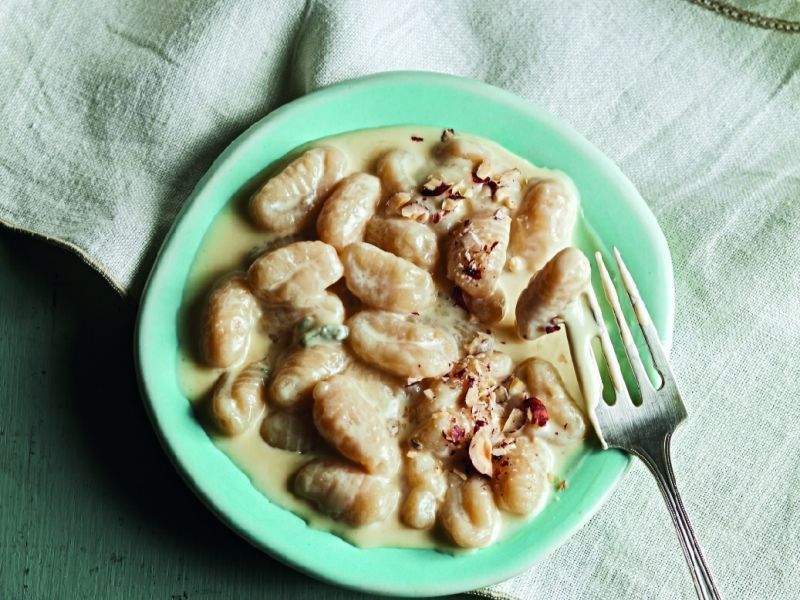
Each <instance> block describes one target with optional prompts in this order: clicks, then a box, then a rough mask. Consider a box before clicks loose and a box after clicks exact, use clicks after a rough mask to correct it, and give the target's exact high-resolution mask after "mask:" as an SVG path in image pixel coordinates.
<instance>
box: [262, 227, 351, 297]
mask: <svg viewBox="0 0 800 600" xmlns="http://www.w3.org/2000/svg"><path fill="white" fill-rule="evenodd" d="M343 274H344V268H343V267H342V263H341V261H340V260H339V256H338V255H337V254H336V249H335V248H334V247H333V246H329V245H328V244H326V243H324V242H317V241H315V242H295V243H293V244H289V245H288V246H284V247H283V248H279V249H277V250H273V251H272V252H269V253H267V254H265V255H264V256H261V257H260V258H257V259H256V260H255V261H253V264H252V265H250V269H249V270H248V271H247V280H248V281H249V283H250V287H251V288H252V289H253V291H254V292H255V293H256V295H257V296H258V297H259V298H260V299H261V300H263V301H264V302H266V303H268V304H290V305H294V306H312V305H313V304H314V303H315V302H316V299H317V298H319V296H320V295H321V294H322V293H323V292H324V291H325V289H326V288H327V287H329V286H331V285H333V284H334V283H336V282H337V281H338V280H339V279H340V278H341V277H342V275H343Z"/></svg>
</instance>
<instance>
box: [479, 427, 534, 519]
mask: <svg viewBox="0 0 800 600" xmlns="http://www.w3.org/2000/svg"><path fill="white" fill-rule="evenodd" d="M541 463H542V461H540V459H539V457H538V455H537V453H536V449H535V445H534V444H533V443H532V442H530V441H528V440H527V439H526V438H525V437H519V438H517V440H516V442H515V445H514V447H513V449H512V450H511V451H510V452H509V453H508V454H505V455H504V456H502V457H500V458H499V459H498V460H496V461H495V470H494V476H493V478H492V488H493V490H494V495H495V498H496V500H497V505H498V506H499V507H500V508H502V509H503V510H507V511H508V512H511V513H515V514H518V515H527V514H528V513H531V512H533V511H534V510H535V509H536V508H537V506H538V505H539V504H540V503H541V502H542V501H543V500H544V499H545V498H546V497H547V485H548V482H547V472H546V470H545V468H544V465H543V464H541Z"/></svg>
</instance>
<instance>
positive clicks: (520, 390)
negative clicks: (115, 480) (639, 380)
mask: <svg viewBox="0 0 800 600" xmlns="http://www.w3.org/2000/svg"><path fill="white" fill-rule="evenodd" d="M421 139H422V138H414V137H412V140H414V141H417V140H421ZM405 146H408V144H406V145H405ZM493 148H494V147H493V145H491V144H490V143H488V142H487V143H484V142H483V141H482V140H480V139H479V138H474V137H469V136H461V135H456V134H455V133H454V132H453V131H452V130H448V129H446V130H444V131H443V132H442V133H441V138H440V140H437V141H436V143H435V144H432V145H431V144H428V145H427V146H426V147H425V151H424V152H423V151H420V152H414V151H413V150H409V149H406V148H395V149H390V150H388V151H384V152H382V153H381V154H380V156H377V157H376V158H375V160H374V161H371V162H370V163H369V164H368V165H365V168H363V169H358V170H355V171H354V170H353V169H352V168H351V167H350V166H349V165H350V161H349V159H348V155H347V154H346V153H345V152H343V151H342V150H341V149H339V148H337V147H336V146H335V145H316V146H313V147H310V148H309V149H306V150H305V151H304V152H302V153H301V154H299V155H295V158H294V160H291V161H290V162H288V164H286V163H284V164H285V167H284V168H283V169H282V170H280V171H279V172H277V173H276V174H274V176H272V177H271V178H270V179H269V180H267V181H266V182H265V183H264V184H263V185H262V186H261V187H260V188H259V189H257V191H256V192H255V193H254V194H253V195H252V197H251V198H250V199H249V203H248V206H247V214H248V219H249V220H250V223H251V226H252V227H253V228H255V229H257V230H258V231H259V232H261V233H260V234H259V235H263V241H264V243H263V245H262V246H261V251H260V253H258V255H257V256H255V257H254V258H253V260H252V261H251V262H249V264H246V265H242V267H244V268H246V270H240V271H236V272H233V273H230V274H228V275H227V276H225V277H224V278H222V279H221V280H218V281H217V282H216V283H215V284H214V286H213V287H212V288H211V289H210V290H209V291H208V296H207V300H206V303H205V307H204V312H203V315H202V319H201V320H200V322H199V323H195V325H194V331H198V332H199V335H198V336H197V338H196V339H197V341H198V342H199V353H200V356H201V357H202V361H203V363H204V368H205V369H207V370H209V371H213V372H214V374H215V376H216V374H218V379H217V380H216V383H215V384H214V386H213V388H212V390H211V391H210V393H209V396H208V401H207V403H206V408H207V411H206V416H207V417H208V418H209V423H210V424H209V427H210V428H211V429H213V432H214V434H215V435H220V436H228V437H234V436H241V435H243V434H245V433H247V432H252V431H257V432H258V436H259V443H263V444H268V445H269V446H270V447H272V448H276V449H280V450H281V451H284V452H289V453H296V454H299V455H301V456H302V457H303V458H304V461H303V462H302V463H301V464H300V466H299V468H298V469H297V470H296V472H294V473H292V475H291V477H289V479H288V482H287V485H288V486H289V488H290V490H291V493H293V494H294V495H295V496H296V497H298V498H301V499H302V500H303V501H304V502H307V503H309V504H310V505H311V506H313V507H314V509H315V510H317V511H319V512H321V513H323V514H325V515H327V516H328V517H330V518H332V519H335V520H336V521H339V522H341V523H343V524H345V525H346V526H347V527H350V528H362V527H380V526H381V524H382V523H387V522H389V521H394V522H398V521H399V522H400V523H402V526H404V527H407V528H412V529H416V530H426V531H430V532H431V535H432V536H436V537H437V539H440V540H441V543H442V544H449V545H451V546H452V545H455V546H458V547H463V548H476V547H483V546H486V545H488V544H490V543H492V542H493V541H495V540H496V539H497V538H498V535H499V532H500V531H501V529H502V522H503V519H504V516H505V515H532V514H535V513H536V512H537V511H538V510H540V509H541V508H542V506H543V505H544V503H546V501H547V498H548V496H549V494H550V493H551V492H552V489H553V488H554V483H553V482H554V474H553V473H554V471H553V470H554V458H553V456H554V449H559V448H560V449H563V448H567V447H577V446H578V445H580V444H581V442H582V440H583V439H584V438H585V436H586V432H587V421H586V417H585V415H584V413H583V411H582V410H581V408H580V407H579V406H578V404H576V402H575V399H574V398H573V397H572V395H571V394H570V393H569V391H568V390H567V386H565V384H564V381H563V380H562V377H561V375H560V374H559V370H558V369H557V368H556V366H554V364H552V363H551V362H548V361H547V360H545V359H543V358H541V357H537V356H532V355H531V354H530V353H526V352H529V350H528V349H529V348H531V347H532V340H536V339H537V338H539V337H540V336H546V335H549V334H552V333H554V332H557V331H559V330H560V329H561V327H562V325H563V313H564V309H565V308H566V307H567V306H568V305H569V304H570V303H572V302H573V301H575V300H576V298H578V297H579V295H580V294H581V293H582V292H583V290H585V288H586V286H587V285H589V279H590V267H589V263H588V261H587V259H586V258H585V257H584V256H583V254H582V253H581V252H580V251H578V250H577V249H575V248H573V247H571V246H570V242H571V240H572V237H573V230H574V227H575V223H576V219H577V216H578V210H579V208H578V200H577V194H576V192H575V189H574V187H573V186H572V184H571V182H570V181H569V180H568V179H567V178H566V177H564V176H553V177H544V178H540V177H531V176H526V175H524V174H523V171H522V170H521V169H520V168H517V167H515V165H514V164H513V161H509V160H508V156H509V155H506V154H500V153H498V152H496V151H495V150H494V149H493ZM510 156H513V155H510ZM510 163H511V164H510ZM256 341H258V342H259V344H258V347H259V348H261V349H263V351H259V352H258V353H257V355H255V356H254V351H253V347H254V345H253V344H254V343H255V342H256ZM264 468H265V469H269V465H264Z"/></svg>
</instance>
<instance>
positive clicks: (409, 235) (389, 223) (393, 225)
mask: <svg viewBox="0 0 800 600" xmlns="http://www.w3.org/2000/svg"><path fill="white" fill-rule="evenodd" d="M364 240H365V241H366V242H368V243H370V244H372V245H373V246H377V247H378V248H381V249H382V250H386V251H387V252H391V253H392V254H394V255H396V256H399V257H400V258H404V259H406V260H408V261H411V262H412V263H414V264H415V265H417V266H418V267H420V268H422V269H426V270H428V271H430V270H432V269H433V268H434V266H435V265H436V262H437V261H438V260H439V240H438V239H437V237H436V234H435V233H434V232H433V230H432V229H431V228H430V227H428V226H426V225H423V224H422V223H417V222H416V221H412V220H410V219H402V218H382V217H373V218H372V219H370V221H369V223H367V230H366V234H365V236H364Z"/></svg>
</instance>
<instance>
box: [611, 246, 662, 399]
mask: <svg viewBox="0 0 800 600" xmlns="http://www.w3.org/2000/svg"><path fill="white" fill-rule="evenodd" d="M614 258H615V259H616V261H617V266H618V267H619V272H620V275H621V276H622V285H623V286H624V287H625V291H626V292H627V293H628V298H629V299H630V301H631V306H633V311H634V312H635V313H636V320H637V321H639V327H640V328H641V330H642V333H643V334H644V339H645V341H646V342H647V347H648V348H649V349H650V355H651V357H652V358H653V364H654V365H655V368H656V370H657V371H658V372H659V374H660V375H661V386H660V387H659V388H658V389H661V387H663V386H664V385H666V384H668V383H670V382H671V381H672V370H671V369H670V366H669V360H667V355H666V353H665V352H664V347H663V346H662V345H661V340H660V339H659V338H658V332H657V331H656V328H655V326H654V325H653V320H652V319H651V318H650V313H649V312H648V311H647V306H645V304H644V300H642V297H641V296H640V295H639V288H637V287H636V282H635V281H634V280H633V277H632V276H631V273H630V271H629V270H628V267H627V266H625V263H624V262H623V260H622V256H620V253H619V250H617V248H616V246H615V247H614Z"/></svg>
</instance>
